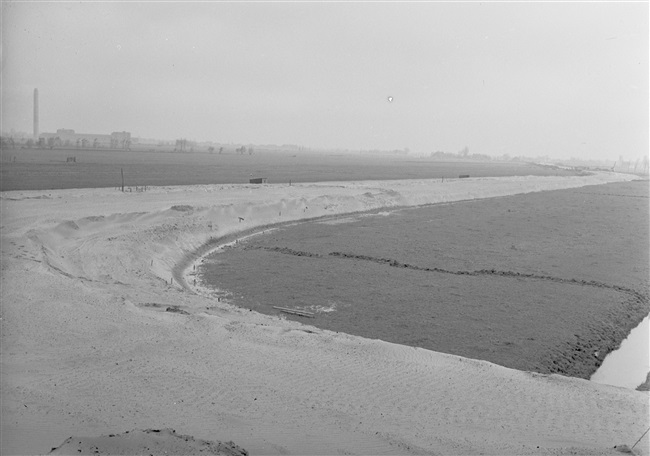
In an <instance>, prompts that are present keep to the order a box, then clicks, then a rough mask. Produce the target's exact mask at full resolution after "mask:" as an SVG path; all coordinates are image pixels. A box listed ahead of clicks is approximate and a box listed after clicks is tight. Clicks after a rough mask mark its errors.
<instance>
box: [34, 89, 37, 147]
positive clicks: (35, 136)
mask: <svg viewBox="0 0 650 456" xmlns="http://www.w3.org/2000/svg"><path fill="white" fill-rule="evenodd" d="M34 139H35V140H36V141H38V89H34Z"/></svg>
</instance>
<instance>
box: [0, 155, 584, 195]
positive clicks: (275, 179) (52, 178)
mask: <svg viewBox="0 0 650 456" xmlns="http://www.w3.org/2000/svg"><path fill="white" fill-rule="evenodd" d="M67 157H75V159H76V161H75V162H70V163H69V162H67V161H66V159H67ZM1 158H2V160H1V161H0V191H8V190H48V189H63V188H100V187H120V186H121V185H122V177H121V170H124V184H125V186H127V187H135V186H138V187H143V186H171V185H195V184H239V183H248V181H249V179H250V178H251V177H266V178H267V179H268V182H269V183H288V182H289V181H292V182H326V181H357V180H389V179H422V178H443V177H446V178H451V177H454V178H457V177H458V176H459V175H461V174H467V175H470V176H472V177H484V176H513V175H562V176H563V175H570V174H573V173H572V172H571V171H567V170H554V169H550V168H544V167H540V166H536V165H530V164H526V163H514V162H507V163H498V162H471V161H456V162H441V161H434V160H431V159H422V158H413V157H405V156H398V155H361V154H357V155H334V154H330V155H326V154H319V155H317V154H308V153H298V154H296V153H293V152H258V153H255V154H253V155H236V154H222V155H220V154H207V153H175V152H126V151H112V150H111V151H107V150H77V149H70V150H66V149H53V150H38V149H15V150H3V151H2V153H1Z"/></svg>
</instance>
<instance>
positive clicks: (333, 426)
mask: <svg viewBox="0 0 650 456" xmlns="http://www.w3.org/2000/svg"><path fill="white" fill-rule="evenodd" d="M629 178H630V177H626V176H622V175H616V174H602V175H596V176H586V177H585V176H583V177H569V178H567V177H563V178H561V177H524V178H522V177H509V178H483V179H467V180H462V181H461V180H458V181H445V183H444V184H442V183H441V182H439V181H385V182H363V183H331V184H328V183H323V184H301V185H294V186H292V187H287V186H279V185H278V186H276V185H264V186H251V185H240V186H237V185H233V186H192V187H169V188H153V189H151V190H150V191H148V192H145V193H130V194H128V193H127V194H122V193H119V192H115V191H114V190H110V189H98V190H90V189H89V190H60V191H30V192H27V191H25V192H5V193H2V195H1V197H2V200H1V201H0V203H1V205H2V206H1V209H2V222H1V228H0V233H1V235H2V264H1V266H2V282H1V286H2V296H1V297H2V309H1V315H0V318H2V320H1V329H2V340H1V342H2V364H1V366H0V367H1V368H2V378H1V380H2V384H1V386H2V410H1V411H2V453H3V454H25V453H39V452H40V453H42V452H47V451H49V450H50V449H51V448H52V447H55V446H58V445H60V444H61V443H62V442H63V441H64V440H65V439H66V438H67V437H69V436H70V435H77V436H83V435H88V436H91V435H95V436H97V435H106V434H110V433H121V432H124V431H125V430H129V429H136V428H139V429H147V428H173V429H175V430H176V431H177V432H178V433H179V434H187V435H192V436H194V437H196V438H199V439H206V440H221V441H227V440H228V441H229V440H232V441H234V442H235V443H236V444H237V445H239V446H241V447H243V448H245V449H246V450H248V451H249V452H250V454H436V453H437V454H479V453H492V454H569V453H572V452H579V453H586V454H617V451H616V450H615V449H614V446H615V445H620V444H627V445H630V446H631V445H632V444H633V443H634V442H635V441H636V440H637V439H638V438H639V437H640V436H641V435H642V434H643V432H644V431H645V430H646V429H647V428H648V396H647V393H642V392H637V391H631V390H627V389H621V388H615V387H610V386H606V385H598V384H595V383H592V382H589V381H585V380H579V379H569V378H564V377H560V376H542V375H537V374H535V375H533V374H530V373H526V372H520V371H516V370H511V369H507V368H503V367H500V366H496V365H493V364H490V363H487V362H483V361H475V360H470V359H466V358H460V357H457V356H451V355H445V354H441V353H436V352H432V351H427V350H422V349H414V348H410V347H404V346H399V345H395V344H390V343H386V342H382V341H378V340H368V339H363V338H360V337H355V336H349V335H345V334H336V333H332V332H329V331H323V330H319V329H316V328H313V327H308V326H304V325H300V324H298V323H295V322H292V321H287V320H283V319H280V318H277V317H269V316H264V315H260V314H257V313H255V312H249V311H244V310H242V309H237V308H233V307H231V306H229V305H228V304H225V303H218V302H215V301H214V300H213V299H210V298H207V297H204V296H201V295H197V294H194V293H192V292H191V291H189V290H188V289H185V288H183V287H182V286H180V285H179V283H178V280H173V281H172V282H171V283H170V279H172V277H173V276H174V274H176V277H177V278H178V277H179V270H181V271H180V272H182V269H183V267H185V266H188V265H190V264H191V262H192V260H193V258H194V257H193V256H192V253H193V252H196V251H197V249H200V247H201V246H202V245H204V244H205V242H207V241H208V240H209V239H210V238H214V239H217V238H220V237H223V236H227V235H234V233H237V232H240V231H243V230H248V229H253V228H255V227H259V226H266V225H269V224H273V223H280V222H286V221H289V220H297V219H301V218H306V217H316V216H321V215H327V214H336V213H346V212H352V211H360V210H369V209H374V208H379V207H391V206H397V205H418V204H426V203H433V202H441V201H454V200H459V199H469V198H479V197H488V196H500V195H506V194H514V193H520V192H526V191H539V190H547V189H557V188H567V187H574V186H581V185H589V184H595V183H605V182H608V181H619V180H626V179H629ZM240 218H241V219H243V220H240ZM174 271H176V272H174ZM168 308H173V309H177V310H182V311H183V313H180V312H168V311H165V310H166V309H168ZM636 450H639V452H640V453H641V454H648V442H647V438H646V439H645V440H644V441H642V442H641V443H639V444H638V445H637V447H636V448H635V451H636Z"/></svg>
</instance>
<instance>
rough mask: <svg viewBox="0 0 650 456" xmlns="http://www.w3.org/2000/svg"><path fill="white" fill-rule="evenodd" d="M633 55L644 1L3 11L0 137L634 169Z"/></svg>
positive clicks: (643, 78) (643, 37) (644, 119)
mask: <svg viewBox="0 0 650 456" xmlns="http://www.w3.org/2000/svg"><path fill="white" fill-rule="evenodd" d="M648 53H649V48H648V3H647V2H636V3H620V2H612V3H566V2H560V3H489V2H488V3H458V2H450V3H191V2H165V3H163V2H119V3H116V2H70V3H62V2H56V3H54V2H50V3H47V2H44V3H36V2H32V3H19V2H7V1H3V2H2V129H3V131H9V130H10V129H12V128H14V129H16V130H18V131H26V132H31V131H32V94H33V90H34V88H38V89H39V98H40V130H41V132H53V131H56V129H57V128H72V129H74V130H76V131H77V132H80V133H110V132H112V131H122V130H126V131H130V132H131V133H132V134H133V135H134V136H137V137H145V138H161V139H175V138H180V137H185V138H188V139H192V140H198V141H202V140H214V141H218V142H235V143H246V144H248V143H252V144H300V145H304V146H307V147H331V148H349V149H371V148H378V149H395V148H397V149H403V148H405V147H408V148H410V149H411V151H412V152H415V153H428V152H431V151H436V150H443V151H447V152H457V151H458V150H460V149H461V148H463V147H464V146H468V147H469V148H470V152H472V153H487V154H490V155H500V154H504V153H508V154H510V155H527V156H534V155H545V154H548V155H550V156H551V157H570V156H575V157H583V158H588V157H592V158H609V157H612V158H617V157H618V156H619V155H623V156H625V157H638V156H642V155H643V154H646V153H648V148H649V146H648V125H649V119H648V98H649V94H648ZM388 97H393V101H392V102H389V101H388Z"/></svg>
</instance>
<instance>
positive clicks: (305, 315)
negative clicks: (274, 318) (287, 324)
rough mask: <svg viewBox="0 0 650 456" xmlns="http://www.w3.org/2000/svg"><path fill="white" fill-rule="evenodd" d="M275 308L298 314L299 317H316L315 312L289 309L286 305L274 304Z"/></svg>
mask: <svg viewBox="0 0 650 456" xmlns="http://www.w3.org/2000/svg"><path fill="white" fill-rule="evenodd" d="M273 308H274V309H278V310H279V311H280V312H285V313H288V314H293V315H298V316H299V317H307V318H314V314H313V313H311V312H305V311H304V310H297V309H288V308H286V307H276V306H273Z"/></svg>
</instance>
